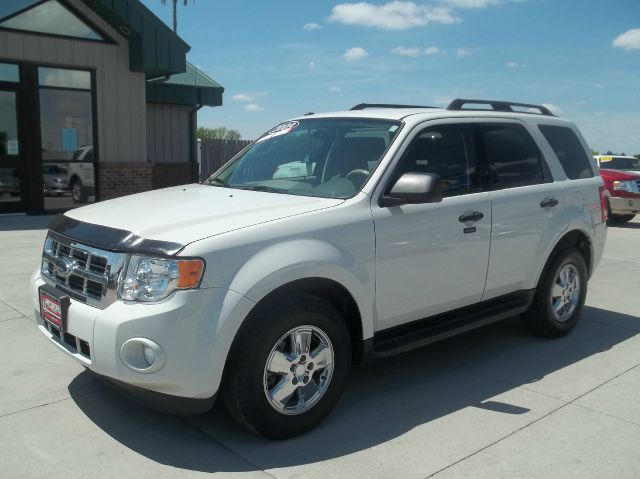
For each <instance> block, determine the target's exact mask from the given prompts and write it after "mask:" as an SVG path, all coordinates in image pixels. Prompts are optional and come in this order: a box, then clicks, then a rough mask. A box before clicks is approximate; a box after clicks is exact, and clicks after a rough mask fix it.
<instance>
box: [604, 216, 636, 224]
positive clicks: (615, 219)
mask: <svg viewBox="0 0 640 479" xmlns="http://www.w3.org/2000/svg"><path fill="white" fill-rule="evenodd" d="M635 217H636V215H614V214H611V213H609V216H608V219H609V221H608V222H609V223H611V224H614V225H615V224H621V223H627V222H629V221H631V220H632V219H633V218H635Z"/></svg>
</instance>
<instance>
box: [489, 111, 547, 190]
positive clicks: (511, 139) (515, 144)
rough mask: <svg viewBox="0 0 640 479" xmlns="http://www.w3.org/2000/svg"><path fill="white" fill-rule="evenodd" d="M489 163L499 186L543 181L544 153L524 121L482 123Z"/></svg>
mask: <svg viewBox="0 0 640 479" xmlns="http://www.w3.org/2000/svg"><path fill="white" fill-rule="evenodd" d="M480 128H481V130H482V134H483V137H484V145H485V150H486V153H487V159H488V161H489V167H490V169H491V174H492V178H493V184H494V186H496V187H509V186H524V185H533V184H537V183H542V182H544V173H543V169H542V168H543V167H542V155H541V154H540V151H539V150H538V147H537V146H536V144H535V142H534V141H533V138H531V135H529V133H528V132H527V130H525V129H524V127H522V126H521V125H516V124H511V123H501V124H495V125H487V124H483V125H480Z"/></svg>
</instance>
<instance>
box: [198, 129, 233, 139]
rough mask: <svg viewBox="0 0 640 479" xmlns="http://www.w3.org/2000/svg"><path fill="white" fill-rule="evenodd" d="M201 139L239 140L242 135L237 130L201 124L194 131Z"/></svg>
mask: <svg viewBox="0 0 640 479" xmlns="http://www.w3.org/2000/svg"><path fill="white" fill-rule="evenodd" d="M196 135H197V137H198V138H199V139H201V140H239V139H240V138H242V135H241V134H240V132H239V131H238V130H229V129H227V128H225V127H224V126H222V127H220V128H205V127H204V126H201V127H199V128H198V131H197V133H196Z"/></svg>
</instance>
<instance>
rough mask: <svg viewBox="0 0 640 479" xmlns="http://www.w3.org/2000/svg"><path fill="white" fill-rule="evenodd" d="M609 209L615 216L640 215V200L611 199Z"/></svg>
mask: <svg viewBox="0 0 640 479" xmlns="http://www.w3.org/2000/svg"><path fill="white" fill-rule="evenodd" d="M609 208H611V213H613V214H614V215H631V214H638V213H640V198H621V197H618V196H610V197H609Z"/></svg>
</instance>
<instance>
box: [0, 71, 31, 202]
mask: <svg viewBox="0 0 640 479" xmlns="http://www.w3.org/2000/svg"><path fill="white" fill-rule="evenodd" d="M19 80H20V75H19V69H18V65H13V64H8V63H0V213H13V212H18V211H24V204H23V199H22V197H23V192H24V189H23V180H24V178H23V177H24V169H25V168H24V159H23V151H22V150H23V149H22V145H21V143H20V135H19V127H18V125H19V123H18V103H19V90H18V88H19Z"/></svg>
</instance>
